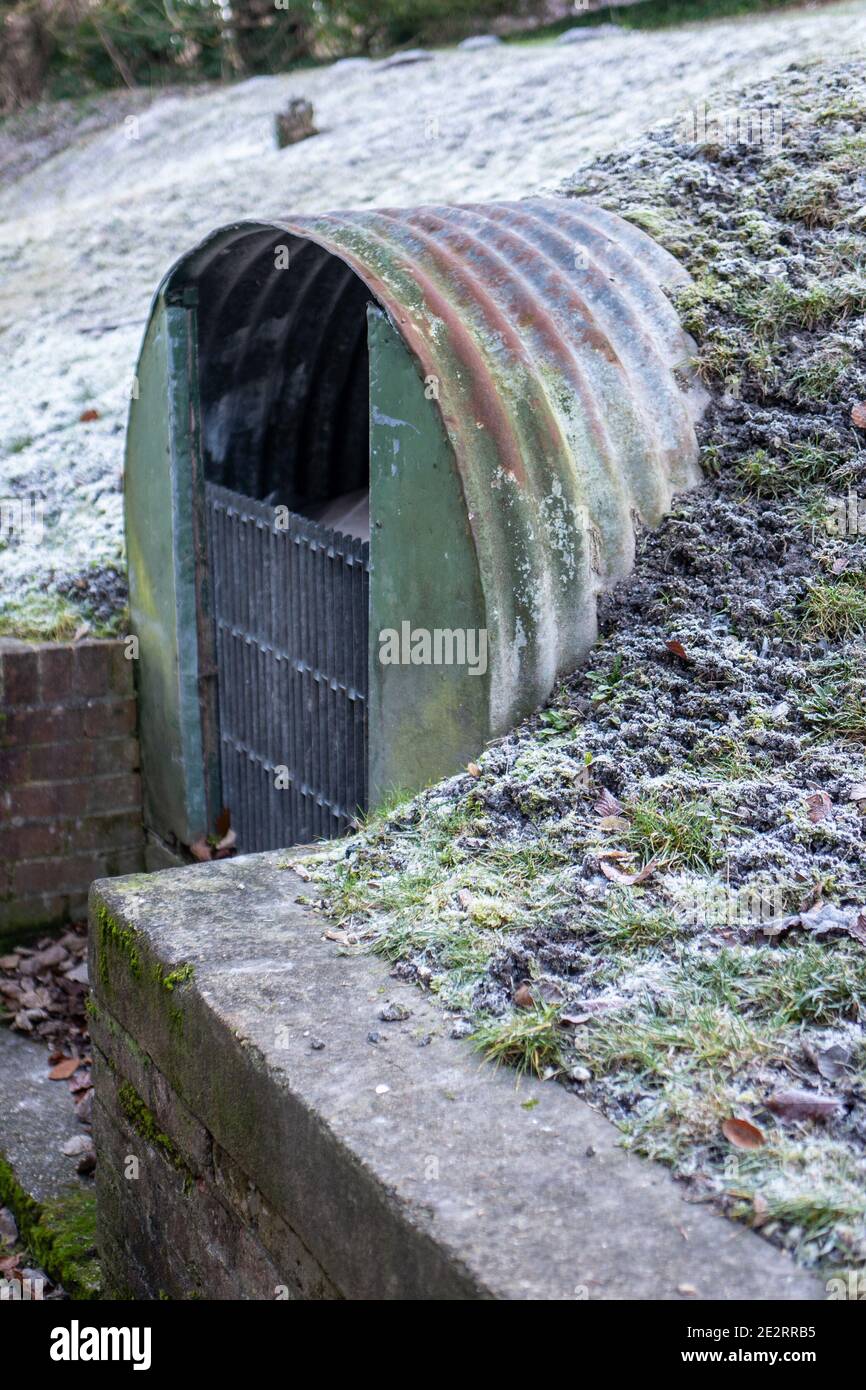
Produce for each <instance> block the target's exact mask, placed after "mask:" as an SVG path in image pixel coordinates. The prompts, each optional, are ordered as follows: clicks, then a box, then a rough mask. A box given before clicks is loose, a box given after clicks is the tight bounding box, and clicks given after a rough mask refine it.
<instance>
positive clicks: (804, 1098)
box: [767, 1090, 840, 1120]
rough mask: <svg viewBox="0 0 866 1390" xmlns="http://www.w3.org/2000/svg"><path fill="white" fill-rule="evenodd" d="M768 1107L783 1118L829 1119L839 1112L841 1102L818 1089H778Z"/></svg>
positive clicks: (771, 1097) (768, 1102)
mask: <svg viewBox="0 0 866 1390" xmlns="http://www.w3.org/2000/svg"><path fill="white" fill-rule="evenodd" d="M767 1109H768V1110H772V1112H773V1114H774V1115H778V1116H779V1117H780V1119H783V1120H829V1119H832V1118H833V1117H834V1116H835V1115H837V1114H838V1112H839V1109H840V1102H839V1101H838V1100H836V1099H835V1098H834V1097H833V1096H822V1095H820V1094H819V1093H818V1092H817V1091H795V1090H791V1091H776V1092H774V1094H773V1095H771V1096H770V1099H769V1100H768V1101H767Z"/></svg>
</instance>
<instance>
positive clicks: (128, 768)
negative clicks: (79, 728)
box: [90, 736, 141, 777]
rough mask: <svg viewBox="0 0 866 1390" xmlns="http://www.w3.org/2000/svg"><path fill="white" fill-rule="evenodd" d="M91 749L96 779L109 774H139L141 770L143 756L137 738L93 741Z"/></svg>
mask: <svg viewBox="0 0 866 1390" xmlns="http://www.w3.org/2000/svg"><path fill="white" fill-rule="evenodd" d="M90 747H91V749H92V750H93V775H94V776H95V777H104V776H105V775H106V774H108V773H118V772H138V770H139V767H140V765H141V755H140V752H139V747H138V739H137V738H133V737H132V736H129V737H127V738H100V739H91V742H90Z"/></svg>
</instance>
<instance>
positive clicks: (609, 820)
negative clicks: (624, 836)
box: [598, 816, 631, 830]
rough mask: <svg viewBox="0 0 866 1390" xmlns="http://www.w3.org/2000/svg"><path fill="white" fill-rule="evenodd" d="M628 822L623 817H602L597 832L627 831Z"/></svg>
mask: <svg viewBox="0 0 866 1390" xmlns="http://www.w3.org/2000/svg"><path fill="white" fill-rule="evenodd" d="M630 824H631V822H630V821H627V820H626V818H625V816H602V818H601V820H600V821H599V823H598V828H599V830H628V828H629V825H630Z"/></svg>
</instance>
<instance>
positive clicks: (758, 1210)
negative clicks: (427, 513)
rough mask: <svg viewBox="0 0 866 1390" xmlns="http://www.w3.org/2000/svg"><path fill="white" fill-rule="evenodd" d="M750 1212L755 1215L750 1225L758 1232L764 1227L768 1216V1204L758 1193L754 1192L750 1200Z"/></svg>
mask: <svg viewBox="0 0 866 1390" xmlns="http://www.w3.org/2000/svg"><path fill="white" fill-rule="evenodd" d="M752 1211H753V1212H754V1213H755V1215H754V1219H753V1221H752V1225H753V1226H754V1228H755V1230H756V1231H757V1230H760V1228H761V1227H762V1226H765V1225H766V1223H767V1220H768V1218H769V1215H770V1204H769V1202H768V1201H767V1199H766V1197H762V1196H761V1194H760V1192H756V1193H755V1195H754V1197H753V1198H752Z"/></svg>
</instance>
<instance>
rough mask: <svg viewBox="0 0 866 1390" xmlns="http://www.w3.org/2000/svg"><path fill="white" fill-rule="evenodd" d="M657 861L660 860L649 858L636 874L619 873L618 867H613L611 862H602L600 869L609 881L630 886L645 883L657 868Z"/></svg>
mask: <svg viewBox="0 0 866 1390" xmlns="http://www.w3.org/2000/svg"><path fill="white" fill-rule="evenodd" d="M659 863H660V861H659V860H658V859H657V858H654V859H650V860H649V862H648V863H646V864H644V866H643V868H642V869H639V870H638V872H637V873H636V874H624V873H621V872H620V870H619V869H616V868H614V866H613V864H604V863H602V865H601V871H602V873H603V874H604V876H605V878H609V879H610V881H611V883H621V884H623V885H624V886H625V887H631V885H632V884H635V883H645V882H646V880H647V879H648V878H651V877H652V875H653V874H654V873H655V871H656V869H657V868H658V866H659Z"/></svg>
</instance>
